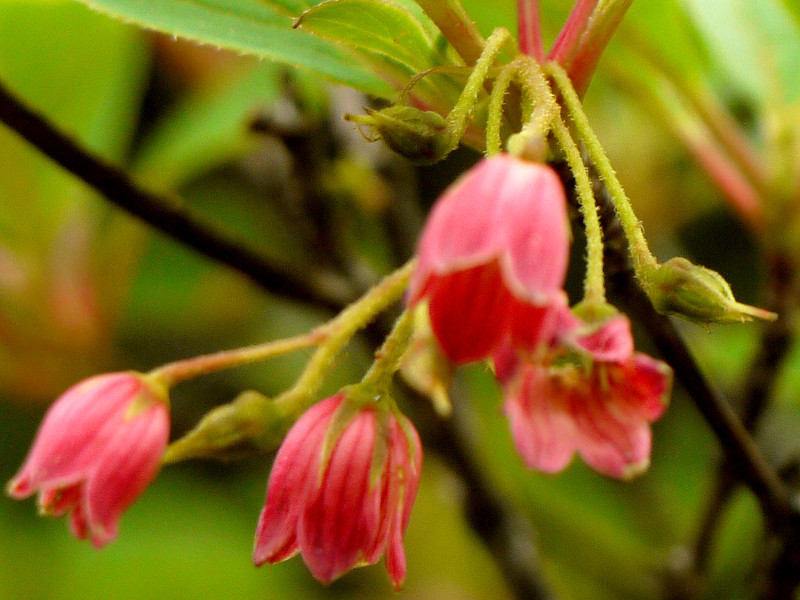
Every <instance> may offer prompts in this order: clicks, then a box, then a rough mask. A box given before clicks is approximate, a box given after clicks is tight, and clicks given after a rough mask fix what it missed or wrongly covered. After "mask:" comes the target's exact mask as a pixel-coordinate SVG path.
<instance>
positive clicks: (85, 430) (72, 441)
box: [7, 372, 169, 548]
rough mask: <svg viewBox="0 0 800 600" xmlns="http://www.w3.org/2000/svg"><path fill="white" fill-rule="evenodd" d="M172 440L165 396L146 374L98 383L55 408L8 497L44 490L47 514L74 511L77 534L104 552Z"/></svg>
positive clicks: (88, 383)
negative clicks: (104, 547) (168, 441)
mask: <svg viewBox="0 0 800 600" xmlns="http://www.w3.org/2000/svg"><path fill="white" fill-rule="evenodd" d="M168 437H169V409H168V407H167V397H166V390H164V389H162V388H160V387H159V386H157V385H156V384H154V383H152V382H150V381H149V380H147V379H146V378H145V377H144V376H143V375H141V374H139V373H133V372H124V373H111V374H105V375H97V376H95V377H91V378H89V379H87V380H85V381H83V382H81V383H79V384H77V385H75V386H73V387H72V388H70V389H69V390H67V391H66V392H64V394H63V395H61V396H60V397H59V398H58V400H56V401H55V403H54V404H53V405H52V406H51V407H50V409H49V410H48V412H47V414H46V415H45V418H44V421H43V422H42V425H41V427H40V428H39V432H38V433H37V435H36V440H35V441H34V443H33V447H32V448H31V451H30V453H29V454H28V457H27V459H26V460H25V462H24V464H23V465H22V467H21V468H20V471H19V473H18V474H17V475H16V477H14V478H13V479H12V480H11V481H10V482H9V484H8V488H7V491H8V493H9V494H10V495H11V496H12V497H14V498H17V499H22V498H27V497H28V496H30V495H32V494H34V493H36V492H37V491H38V492H39V505H40V507H41V511H42V512H43V513H44V514H48V515H52V516H62V515H64V514H66V513H67V512H70V511H71V515H70V525H71V529H72V532H73V534H74V535H75V536H76V537H77V538H79V539H86V538H87V537H88V538H90V539H91V541H92V543H93V544H94V545H95V546H96V547H97V548H101V547H103V546H105V545H106V544H107V543H109V542H110V541H112V540H113V539H114V538H115V537H116V535H117V529H118V526H119V520H120V517H121V516H122V513H123V512H125V510H126V509H127V508H128V507H129V506H130V505H131V503H132V502H133V501H134V500H135V499H136V498H137V497H138V496H139V495H140V494H141V493H142V491H143V490H144V489H145V488H146V487H147V485H148V484H149V483H150V482H151V481H152V480H153V478H154V477H155V475H156V473H157V471H158V468H159V465H160V461H161V457H162V455H163V454H164V449H165V448H166V445H167V439H168Z"/></svg>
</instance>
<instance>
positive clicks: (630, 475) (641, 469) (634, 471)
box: [611, 457, 650, 481]
mask: <svg viewBox="0 0 800 600" xmlns="http://www.w3.org/2000/svg"><path fill="white" fill-rule="evenodd" d="M649 468H650V457H647V458H645V459H642V460H641V461H639V462H636V463H630V464H627V465H625V466H624V467H623V468H622V470H621V471H620V472H619V474H611V475H612V476H613V477H616V478H617V479H619V480H620V481H631V480H633V479H636V478H637V477H639V476H640V475H644V474H645V473H646V472H647V470H648V469H649Z"/></svg>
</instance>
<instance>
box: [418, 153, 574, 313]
mask: <svg viewBox="0 0 800 600" xmlns="http://www.w3.org/2000/svg"><path fill="white" fill-rule="evenodd" d="M568 254H569V224H568V220H567V214H566V198H565V194H564V190H563V187H562V186H561V182H560V180H559V178H558V176H557V175H556V174H555V172H554V171H553V170H552V169H551V168H550V167H547V166H546V165H542V164H538V163H532V162H528V161H523V160H520V159H517V158H513V157H511V156H508V155H504V154H501V155H497V156H493V157H491V158H487V159H484V160H482V161H481V162H479V163H478V164H477V165H475V166H474V167H473V168H472V169H470V170H469V171H468V172H467V173H466V174H464V175H462V176H461V178H459V179H458V180H457V181H456V182H455V183H454V184H453V185H451V186H450V187H449V188H448V189H447V190H446V191H445V193H444V194H443V195H442V196H441V198H440V199H439V200H438V201H437V203H436V205H435V206H434V208H433V210H432V211H431V214H430V216H429V217H428V221H427V223H426V225H425V229H424V230H423V233H422V236H421V238H420V243H419V252H418V255H419V262H418V264H417V268H416V269H415V272H414V273H413V275H412V278H411V282H410V285H409V291H408V300H409V304H411V305H414V304H415V303H416V302H418V301H419V300H420V299H421V298H422V296H423V295H425V293H426V288H427V285H428V281H429V280H430V278H431V277H434V276H443V275H447V274H449V273H453V272H454V271H460V270H464V269H470V268H472V267H476V266H478V265H482V264H488V263H490V262H492V261H494V260H500V262H501V265H502V270H503V278H504V281H505V283H506V285H507V286H508V287H509V288H511V289H513V290H514V294H515V295H516V296H517V297H518V298H520V299H522V300H526V301H530V302H533V303H545V302H547V301H548V300H549V296H550V294H551V293H552V292H554V291H556V290H558V289H560V288H561V286H562V285H563V283H564V277H565V275H566V267H567V261H568Z"/></svg>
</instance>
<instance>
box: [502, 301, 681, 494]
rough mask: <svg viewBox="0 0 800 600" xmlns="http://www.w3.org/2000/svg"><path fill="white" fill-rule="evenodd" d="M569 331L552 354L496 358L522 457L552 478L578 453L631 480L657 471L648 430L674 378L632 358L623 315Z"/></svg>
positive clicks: (642, 357)
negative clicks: (650, 468)
mask: <svg viewBox="0 0 800 600" xmlns="http://www.w3.org/2000/svg"><path fill="white" fill-rule="evenodd" d="M570 317H571V315H570ZM562 324H563V325H565V327H564V329H563V330H562V331H561V332H560V333H559V335H558V337H557V339H556V340H554V342H553V344H552V345H551V346H550V347H549V348H548V349H547V351H546V352H539V353H538V354H537V355H535V356H533V357H531V356H521V355H517V356H513V355H512V356H509V355H508V354H506V355H505V356H503V355H502V353H501V354H500V355H498V357H497V362H498V376H499V377H500V378H501V382H502V385H503V390H504V393H505V397H506V399H505V404H504V410H505V412H506V414H507V415H508V417H509V421H510V425H511V433H512V436H513V438H514V443H515V445H516V447H517V450H518V451H519V453H520V455H521V456H522V458H523V460H524V461H525V464H526V465H527V466H528V467H530V468H532V469H537V470H540V471H544V472H547V473H554V472H557V471H560V470H562V469H563V468H564V467H566V466H567V465H568V464H569V463H570V461H571V460H572V457H573V455H574V454H575V453H576V452H577V453H578V454H580V455H581V457H582V458H583V459H584V460H585V461H586V463H587V464H589V466H591V467H592V468H593V469H595V470H596V471H598V472H600V473H603V474H605V475H609V476H611V477H615V478H618V479H630V478H632V477H634V476H636V475H638V474H640V473H642V472H643V471H644V470H646V469H647V467H648V466H649V464H650V451H651V442H652V434H651V431H650V426H649V424H650V423H651V422H653V421H655V420H656V419H658V418H659V417H661V415H662V414H663V413H664V410H665V409H666V407H667V403H668V400H669V395H670V390H671V387H672V371H671V369H670V368H669V366H668V365H666V364H665V363H663V362H661V361H659V360H656V359H654V358H652V357H650V356H648V355H646V354H642V353H637V352H634V351H633V337H632V335H631V330H630V322H629V321H628V318H627V317H625V316H624V315H617V316H614V317H612V318H610V319H609V320H607V321H606V322H605V323H603V324H602V325H600V326H599V327H591V326H587V325H585V324H584V323H582V322H581V321H580V320H578V319H577V318H575V317H571V318H565V319H562Z"/></svg>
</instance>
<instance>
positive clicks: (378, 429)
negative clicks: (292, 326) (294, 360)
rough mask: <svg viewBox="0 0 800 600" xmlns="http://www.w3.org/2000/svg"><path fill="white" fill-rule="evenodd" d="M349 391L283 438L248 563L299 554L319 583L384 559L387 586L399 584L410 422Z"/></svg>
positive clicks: (410, 462)
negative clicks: (353, 398)
mask: <svg viewBox="0 0 800 600" xmlns="http://www.w3.org/2000/svg"><path fill="white" fill-rule="evenodd" d="M347 400H348V394H347V392H340V393H339V394H337V395H335V396H333V397H331V398H328V399H326V400H323V401H322V402H319V403H318V404H316V405H314V406H313V407H312V408H310V409H309V410H308V411H307V412H306V413H305V414H304V415H303V416H302V417H301V418H300V420H299V421H298V422H297V423H296V424H295V425H294V427H293V428H292V429H291V431H289V434H288V435H287V436H286V439H285V440H284V442H283V445H282V446H281V448H280V450H279V451H278V455H277V457H276V458H275V464H274V465H273V468H272V473H271V474H270V479H269V484H268V487H267V499H266V504H265V506H264V509H263V511H262V512H261V516H260V518H259V521H258V527H257V529H256V540H255V547H254V551H253V561H254V562H255V564H256V565H259V566H260V565H262V564H264V563H265V562H269V563H276V562H279V561H282V560H286V559H288V558H291V557H292V556H294V555H296V554H297V553H300V554H301V555H302V557H303V560H304V561H305V563H306V565H307V566H308V568H309V570H310V571H311V573H312V574H313V575H314V577H316V578H317V579H318V580H320V581H322V582H323V583H330V582H331V581H333V580H335V579H337V578H338V577H340V576H342V575H343V574H344V573H346V572H347V571H349V570H350V569H353V568H354V567H357V566H361V565H368V564H374V563H375V562H377V561H378V559H379V558H380V557H381V556H382V555H383V554H384V553H385V554H386V568H387V570H388V571H389V576H390V578H391V580H392V583H393V584H394V586H395V588H398V589H399V588H400V587H401V586H402V584H403V582H404V580H405V576H406V558H405V553H404V551H403V534H404V533H405V530H406V527H407V526H408V521H409V518H410V515H411V508H412V506H413V504H414V499H415V498H416V494H417V487H418V485H419V477H420V470H421V467H422V445H421V443H420V440H419V437H418V435H417V432H416V430H415V429H414V427H413V425H412V424H411V422H410V421H409V420H408V419H407V418H405V417H404V416H403V415H401V414H399V413H395V412H393V411H387V410H386V409H381V408H380V407H379V406H378V405H377V404H376V405H368V406H363V407H361V408H358V409H355V411H353V407H352V406H351V405H350V404H349V403H348V401H347Z"/></svg>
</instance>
